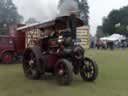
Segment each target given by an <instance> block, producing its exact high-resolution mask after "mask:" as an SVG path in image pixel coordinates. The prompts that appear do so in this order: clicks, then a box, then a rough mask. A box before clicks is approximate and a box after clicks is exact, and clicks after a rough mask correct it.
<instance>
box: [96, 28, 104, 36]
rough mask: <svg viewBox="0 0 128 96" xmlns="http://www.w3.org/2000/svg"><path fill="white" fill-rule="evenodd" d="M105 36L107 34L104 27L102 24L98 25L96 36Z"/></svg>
mask: <svg viewBox="0 0 128 96" xmlns="http://www.w3.org/2000/svg"><path fill="white" fill-rule="evenodd" d="M103 36H105V34H104V33H103V27H102V26H98V27H97V31H96V37H97V38H101V37H103Z"/></svg>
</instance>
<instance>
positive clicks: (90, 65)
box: [80, 58, 98, 81]
mask: <svg viewBox="0 0 128 96" xmlns="http://www.w3.org/2000/svg"><path fill="white" fill-rule="evenodd" d="M83 63H84V64H83V66H82V67H81V69H80V75H81V77H82V79H83V80H85V81H94V80H95V79H96V78H97V74H98V68H97V65H96V63H95V62H94V61H93V60H91V59H90V58H85V59H84V62H83Z"/></svg>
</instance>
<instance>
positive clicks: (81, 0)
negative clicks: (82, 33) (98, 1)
mask: <svg viewBox="0 0 128 96" xmlns="http://www.w3.org/2000/svg"><path fill="white" fill-rule="evenodd" d="M76 1H77V2H78V6H79V9H80V17H81V19H82V20H83V21H84V23H85V24H86V25H88V18H89V15H88V14H89V6H88V2H87V0H76Z"/></svg>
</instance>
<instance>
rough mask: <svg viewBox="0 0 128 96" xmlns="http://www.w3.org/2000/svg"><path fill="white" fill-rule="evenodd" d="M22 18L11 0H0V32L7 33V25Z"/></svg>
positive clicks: (18, 21)
mask: <svg viewBox="0 0 128 96" xmlns="http://www.w3.org/2000/svg"><path fill="white" fill-rule="evenodd" d="M22 19H23V17H22V16H20V15H19V13H18V12H17V8H16V6H15V5H14V4H13V2H12V0H0V34H7V33H8V32H7V31H8V30H7V29H8V26H9V25H11V24H15V23H20V22H21V20H22Z"/></svg>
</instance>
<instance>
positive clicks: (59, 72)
mask: <svg viewBox="0 0 128 96" xmlns="http://www.w3.org/2000/svg"><path fill="white" fill-rule="evenodd" d="M72 69H73V67H72V64H71V63H70V62H69V61H68V60H65V59H62V60H59V61H58V62H57V64H56V67H55V73H56V76H57V81H58V82H59V84H61V85H69V84H70V83H71V82H72V79H73V70H72Z"/></svg>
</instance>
